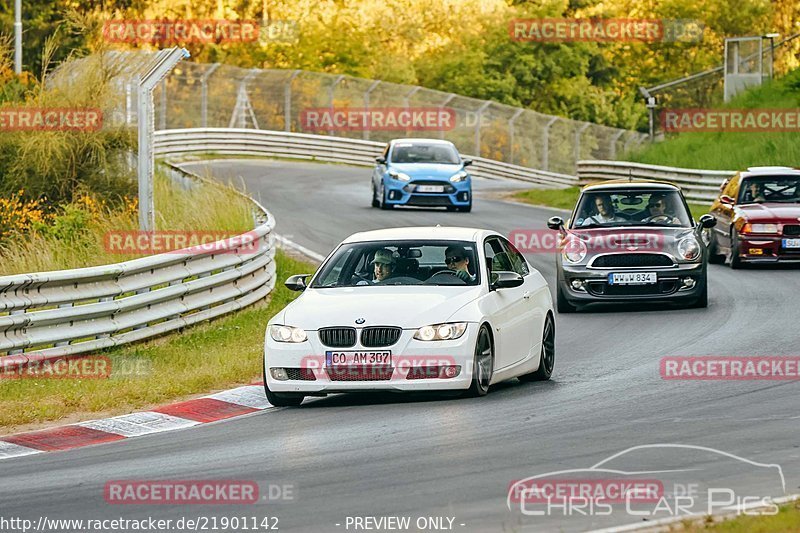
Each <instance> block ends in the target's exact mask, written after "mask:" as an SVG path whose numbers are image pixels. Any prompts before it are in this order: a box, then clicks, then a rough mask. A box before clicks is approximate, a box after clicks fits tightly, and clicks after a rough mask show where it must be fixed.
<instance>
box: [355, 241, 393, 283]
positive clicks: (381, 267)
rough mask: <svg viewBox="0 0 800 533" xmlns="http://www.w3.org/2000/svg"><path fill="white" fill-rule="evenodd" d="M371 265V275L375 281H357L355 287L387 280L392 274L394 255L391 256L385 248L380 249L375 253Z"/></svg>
mask: <svg viewBox="0 0 800 533" xmlns="http://www.w3.org/2000/svg"><path fill="white" fill-rule="evenodd" d="M372 265H373V269H374V270H373V274H374V275H375V279H374V280H372V281H359V282H358V283H356V285H369V284H370V283H372V284H375V283H380V282H381V281H383V280H385V279H388V278H390V277H391V276H392V274H393V273H394V265H395V259H394V254H392V252H391V250H387V249H386V248H381V249H380V250H378V251H376V252H375V257H374V258H373V259H372Z"/></svg>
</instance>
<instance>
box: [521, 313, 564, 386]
mask: <svg viewBox="0 0 800 533" xmlns="http://www.w3.org/2000/svg"><path fill="white" fill-rule="evenodd" d="M555 363H556V325H555V322H554V321H553V316H552V315H550V314H548V315H547V318H546V319H545V322H544V333H542V350H541V352H540V355H539V368H538V369H536V371H535V372H530V373H528V374H523V375H521V376H519V377H518V378H517V379H519V380H520V381H522V382H525V383H527V382H529V381H547V380H548V379H550V376H551V375H552V374H553V366H555Z"/></svg>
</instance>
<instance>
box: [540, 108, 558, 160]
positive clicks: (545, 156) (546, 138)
mask: <svg viewBox="0 0 800 533" xmlns="http://www.w3.org/2000/svg"><path fill="white" fill-rule="evenodd" d="M556 120H558V117H550V120H548V121H547V124H545V126H544V129H543V130H542V170H550V126H552V125H553V123H554V122H555V121H556Z"/></svg>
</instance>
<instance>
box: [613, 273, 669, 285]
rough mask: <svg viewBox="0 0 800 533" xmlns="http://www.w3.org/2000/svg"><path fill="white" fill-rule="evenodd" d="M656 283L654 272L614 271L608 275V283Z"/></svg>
mask: <svg viewBox="0 0 800 533" xmlns="http://www.w3.org/2000/svg"><path fill="white" fill-rule="evenodd" d="M655 283H658V276H657V275H656V273H655V272H616V273H613V274H609V275H608V284H609V285H653V284H655Z"/></svg>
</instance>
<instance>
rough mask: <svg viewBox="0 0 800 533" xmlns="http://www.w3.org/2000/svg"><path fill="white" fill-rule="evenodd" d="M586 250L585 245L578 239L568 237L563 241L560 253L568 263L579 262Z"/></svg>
mask: <svg viewBox="0 0 800 533" xmlns="http://www.w3.org/2000/svg"><path fill="white" fill-rule="evenodd" d="M587 252H588V250H587V248H586V245H585V244H584V243H583V241H582V240H580V239H570V240H568V241H567V242H565V243H564V249H563V250H562V252H561V253H562V255H563V256H564V259H566V260H567V261H568V262H570V263H580V262H581V261H583V259H584V258H585V257H586V253H587Z"/></svg>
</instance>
